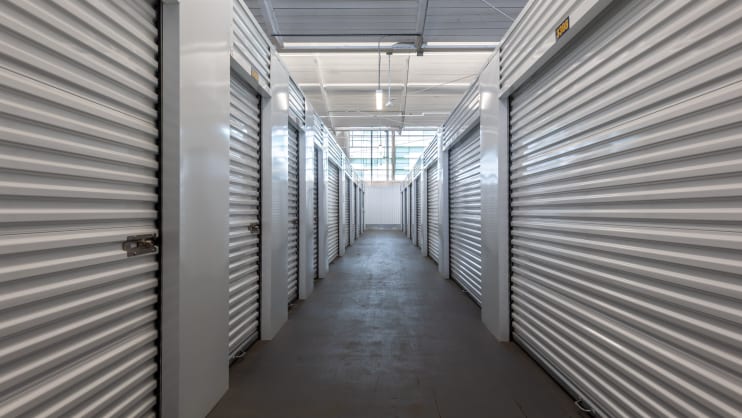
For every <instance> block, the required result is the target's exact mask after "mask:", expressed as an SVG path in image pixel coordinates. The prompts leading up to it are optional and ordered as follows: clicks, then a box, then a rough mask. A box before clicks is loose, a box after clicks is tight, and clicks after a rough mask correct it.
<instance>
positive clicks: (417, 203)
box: [415, 177, 423, 248]
mask: <svg viewBox="0 0 742 418" xmlns="http://www.w3.org/2000/svg"><path fill="white" fill-rule="evenodd" d="M422 203H423V202H421V201H420V177H418V178H417V179H415V237H416V238H415V242H417V246H418V247H421V246H422V233H421V232H420V221H421V220H422V219H421V218H420V213H421V212H422V206H423V204H422ZM421 248H422V247H421Z"/></svg>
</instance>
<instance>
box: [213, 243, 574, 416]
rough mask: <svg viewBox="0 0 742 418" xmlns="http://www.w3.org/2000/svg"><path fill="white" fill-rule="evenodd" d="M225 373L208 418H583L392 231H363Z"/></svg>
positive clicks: (431, 264)
mask: <svg viewBox="0 0 742 418" xmlns="http://www.w3.org/2000/svg"><path fill="white" fill-rule="evenodd" d="M230 372H231V378H230V389H229V391H228V392H227V394H226V395H225V396H224V398H222V400H221V401H220V402H219V404H218V405H217V406H216V408H215V409H214V410H213V411H212V413H211V415H210V416H211V417H260V418H270V417H282V418H284V417H285V418H294V417H296V418H299V417H322V418H329V417H342V418H350V417H369V418H377V417H379V418H380V417H445V418H475V417H567V416H579V415H578V413H577V411H576V409H575V407H574V406H573V403H572V400H571V399H570V398H569V396H568V395H567V394H566V393H565V392H564V391H562V389H561V388H560V387H559V386H558V385H557V384H556V383H554V382H553V381H552V380H551V379H550V378H549V376H548V375H547V374H546V373H545V372H544V371H543V370H542V369H541V368H539V366H538V365H537V364H536V363H534V362H533V361H532V360H531V359H530V358H529V357H528V356H527V355H526V354H525V353H524V352H523V351H522V350H520V349H519V348H518V346H516V345H515V344H502V343H498V342H496V341H495V340H494V338H493V337H492V336H491V335H490V334H489V332H488V331H487V330H486V329H485V327H484V325H483V324H482V323H481V321H480V320H479V308H478V307H477V306H476V305H475V304H474V302H472V301H471V300H470V299H469V298H468V297H467V296H466V295H465V294H463V293H462V292H461V291H460V290H459V288H458V287H457V286H456V285H455V284H454V283H452V282H451V281H449V280H444V279H442V278H440V276H439V275H438V273H437V267H436V265H435V263H434V262H433V261H432V260H430V259H427V258H424V257H422V256H421V255H420V252H419V250H418V249H417V248H415V247H413V246H412V244H411V243H410V242H409V241H408V240H407V239H406V238H405V237H404V236H403V235H402V233H401V232H399V231H368V232H366V234H364V236H363V237H362V238H361V239H360V240H359V241H357V242H356V243H355V245H354V246H353V247H351V248H350V249H349V250H348V253H347V254H346V255H345V257H342V258H341V259H338V260H337V261H335V263H333V264H332V265H331V267H330V274H329V277H327V278H326V279H323V280H319V281H317V282H316V288H315V292H314V294H313V295H312V297H311V298H310V299H309V300H307V301H306V302H303V303H300V304H299V305H298V306H297V307H296V308H295V309H294V310H293V311H292V312H291V313H290V314H289V321H288V323H287V324H286V325H285V326H284V327H283V329H282V330H281V331H280V333H279V334H278V336H277V337H276V338H275V339H274V340H273V341H269V342H262V341H261V342H258V343H257V344H256V345H255V346H253V347H252V348H251V349H250V350H249V352H248V353H247V355H246V356H245V357H244V358H243V359H241V360H239V361H238V362H237V363H235V364H234V365H233V366H232V368H231V370H230Z"/></svg>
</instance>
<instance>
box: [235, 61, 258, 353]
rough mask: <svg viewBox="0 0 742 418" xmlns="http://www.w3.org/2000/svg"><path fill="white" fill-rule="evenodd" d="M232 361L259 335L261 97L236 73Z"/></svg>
mask: <svg viewBox="0 0 742 418" xmlns="http://www.w3.org/2000/svg"><path fill="white" fill-rule="evenodd" d="M230 92H231V95H230V97H231V99H230V124H231V130H230V131H231V135H230V141H229V157H230V158H229V358H230V359H233V358H235V356H237V355H238V354H239V353H240V352H241V351H242V350H244V349H245V348H246V347H247V346H249V345H250V344H252V343H253V342H254V341H255V340H257V339H258V336H259V331H260V330H259V317H258V316H259V312H260V306H259V305H260V97H259V96H258V93H257V92H256V91H255V90H254V89H253V88H252V87H250V86H249V85H248V84H247V83H245V82H244V81H242V80H241V79H240V78H239V76H238V75H237V74H236V73H234V72H233V73H232V80H231V85H230Z"/></svg>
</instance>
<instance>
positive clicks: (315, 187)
mask: <svg viewBox="0 0 742 418" xmlns="http://www.w3.org/2000/svg"><path fill="white" fill-rule="evenodd" d="M320 152H322V150H320V149H319V148H317V147H316V146H315V147H314V151H313V152H312V154H313V158H314V173H313V174H314V182H313V184H312V242H313V243H314V248H313V249H312V277H313V278H315V279H316V278H319V156H320Z"/></svg>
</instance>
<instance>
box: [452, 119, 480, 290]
mask: <svg viewBox="0 0 742 418" xmlns="http://www.w3.org/2000/svg"><path fill="white" fill-rule="evenodd" d="M479 185H480V179H479V126H477V127H475V128H474V129H473V130H472V131H471V132H469V133H468V134H467V135H466V137H465V138H463V139H461V140H460V142H458V143H457V144H455V145H454V146H453V147H452V148H451V150H450V154H449V186H448V187H449V195H450V202H449V205H450V206H449V214H450V215H449V216H450V221H449V223H450V232H449V242H450V244H449V248H450V269H451V271H450V275H451V278H452V279H454V280H456V282H458V283H459V284H460V285H461V286H462V287H463V288H464V289H466V291H467V292H469V294H470V295H471V297H472V298H473V299H474V300H475V301H477V303H479V304H481V303H482V234H481V229H482V208H481V203H482V202H481V201H482V197H481V196H482V195H481V189H480V186H479Z"/></svg>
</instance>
